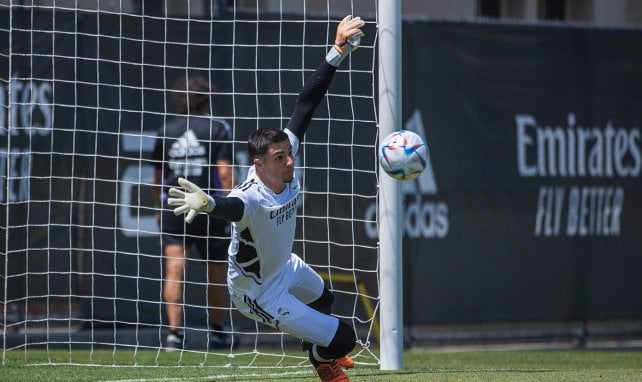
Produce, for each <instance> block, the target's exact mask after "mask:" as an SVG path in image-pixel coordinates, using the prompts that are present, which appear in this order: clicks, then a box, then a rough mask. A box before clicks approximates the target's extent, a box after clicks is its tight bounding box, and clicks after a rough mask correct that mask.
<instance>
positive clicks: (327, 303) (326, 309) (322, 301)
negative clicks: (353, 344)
mask: <svg viewBox="0 0 642 382" xmlns="http://www.w3.org/2000/svg"><path fill="white" fill-rule="evenodd" d="M333 303H334V295H333V294H332V292H330V291H329V290H328V289H327V288H323V294H322V295H321V297H319V298H318V299H317V300H315V301H313V302H312V303H310V304H308V306H309V307H311V308H312V309H315V310H317V311H319V312H321V313H325V314H331V313H332V304H333ZM337 332H338V331H337ZM311 347H312V343H310V342H308V341H304V340H302V341H301V349H302V350H303V351H310V348H311ZM350 350H352V349H350ZM337 363H338V364H339V365H341V366H342V367H343V368H345V369H352V368H353V367H354V360H352V358H350V356H349V355H348V354H346V355H344V356H342V357H340V358H337Z"/></svg>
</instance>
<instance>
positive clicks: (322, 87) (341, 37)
mask: <svg viewBox="0 0 642 382" xmlns="http://www.w3.org/2000/svg"><path fill="white" fill-rule="evenodd" d="M364 25H365V22H364V21H363V20H361V18H360V17H352V16H346V17H345V18H344V19H343V20H341V22H340V23H339V25H338V26H337V34H336V36H335V39H334V45H333V46H332V47H331V48H330V50H329V51H328V54H327V55H326V57H325V60H324V61H323V62H322V63H321V65H320V66H319V67H318V68H317V69H316V71H315V72H314V74H312V76H310V77H309V78H308V79H307V80H306V81H305V84H304V85H303V89H301V91H300V92H299V95H298V97H297V100H296V105H295V106H294V112H293V113H292V117H291V118H290V121H289V122H288V124H287V126H286V129H288V130H290V131H291V132H293V133H294V135H296V137H297V138H298V139H299V141H302V140H303V136H304V135H305V131H306V130H307V129H308V126H309V125H310V121H311V120H312V115H313V114H314V111H315V110H316V108H317V106H319V104H320V103H321V101H322V100H323V97H324V96H325V94H326V92H327V91H328V87H329V86H330V83H331V82H332V79H333V78H334V73H335V72H336V70H337V67H338V66H339V65H340V64H341V61H343V59H344V58H345V57H347V56H348V55H349V54H350V53H351V52H353V51H354V50H355V49H357V48H358V47H359V44H360V43H361V37H363V36H364V34H363V32H362V31H361V28H362V27H363V26H364Z"/></svg>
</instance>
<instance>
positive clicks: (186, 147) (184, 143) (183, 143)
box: [168, 130, 207, 158]
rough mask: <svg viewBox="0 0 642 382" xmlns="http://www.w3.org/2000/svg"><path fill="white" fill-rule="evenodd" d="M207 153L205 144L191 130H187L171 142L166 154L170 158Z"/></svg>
mask: <svg viewBox="0 0 642 382" xmlns="http://www.w3.org/2000/svg"><path fill="white" fill-rule="evenodd" d="M206 153H207V150H206V149H205V146H203V144H202V143H201V142H199V141H198V138H196V134H194V132H193V131H192V130H187V131H186V132H185V133H184V134H183V135H182V136H181V137H180V138H178V140H176V142H174V143H173V144H172V147H171V148H170V149H169V151H168V154H169V156H170V157H171V158H185V157H192V156H204V155H205V154H206Z"/></svg>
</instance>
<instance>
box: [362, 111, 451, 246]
mask: <svg viewBox="0 0 642 382" xmlns="http://www.w3.org/2000/svg"><path fill="white" fill-rule="evenodd" d="M404 129H405V130H410V131H412V132H415V133H417V134H419V136H420V137H421V138H422V139H423V140H424V142H426V143H427V144H428V156H427V161H426V162H427V163H426V169H425V170H424V171H423V173H422V174H421V175H420V176H419V177H418V178H417V179H415V180H412V181H404V182H401V184H402V186H401V190H402V194H403V203H404V213H403V220H402V221H401V222H400V223H401V225H402V227H403V233H404V235H405V236H406V237H409V238H411V239H430V238H443V237H446V236H447V235H448V229H449V218H448V204H446V202H445V201H441V200H435V198H434V197H430V198H428V200H424V199H426V198H425V195H431V196H434V195H437V193H438V190H437V182H436V180H435V173H434V171H433V167H432V162H431V159H430V142H428V140H427V139H426V136H425V133H424V123H423V120H422V118H421V112H420V111H419V110H415V112H414V113H413V114H412V116H411V117H410V118H409V119H408V121H407V122H406V123H405V124H404ZM376 213H377V209H376V205H375V203H372V204H371V205H369V206H368V208H367V209H366V212H365V217H364V220H365V221H366V222H374V221H376V220H377V216H376ZM364 228H365V232H366V235H367V236H368V237H369V238H371V239H376V238H377V237H378V231H377V225H376V224H374V223H365V225H364Z"/></svg>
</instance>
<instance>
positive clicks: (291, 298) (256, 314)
mask: <svg viewBox="0 0 642 382" xmlns="http://www.w3.org/2000/svg"><path fill="white" fill-rule="evenodd" d="M323 290H324V283H323V279H322V278H321V276H319V275H318V274H317V273H316V272H315V271H314V270H313V269H312V268H311V267H310V266H309V265H308V264H306V263H305V262H304V261H303V260H301V258H300V257H299V256H297V255H295V254H292V256H291V258H290V261H288V262H287V263H286V264H285V266H284V267H283V269H282V270H281V272H279V274H278V275H277V276H276V277H275V278H274V279H272V280H270V283H269V285H263V288H261V294H260V296H259V297H254V296H248V295H243V294H240V293H237V292H235V291H234V289H233V288H230V298H231V300H232V302H233V303H234V306H236V308H237V309H238V310H239V312H241V313H242V314H243V315H245V316H247V317H249V318H251V319H253V320H255V321H258V322H261V323H264V324H266V325H269V326H271V327H273V328H275V329H277V330H280V331H282V332H284V333H287V334H289V335H291V336H294V337H296V338H299V339H302V340H305V341H308V342H311V343H313V344H317V345H321V346H324V347H325V346H328V345H330V342H331V341H332V338H334V335H335V333H336V331H337V328H338V326H339V320H338V319H337V318H336V317H333V316H330V315H327V314H323V313H321V312H319V311H317V310H315V309H312V308H310V307H309V306H307V304H309V303H311V302H313V301H315V300H317V299H318V298H319V297H321V295H322V294H323Z"/></svg>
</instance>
